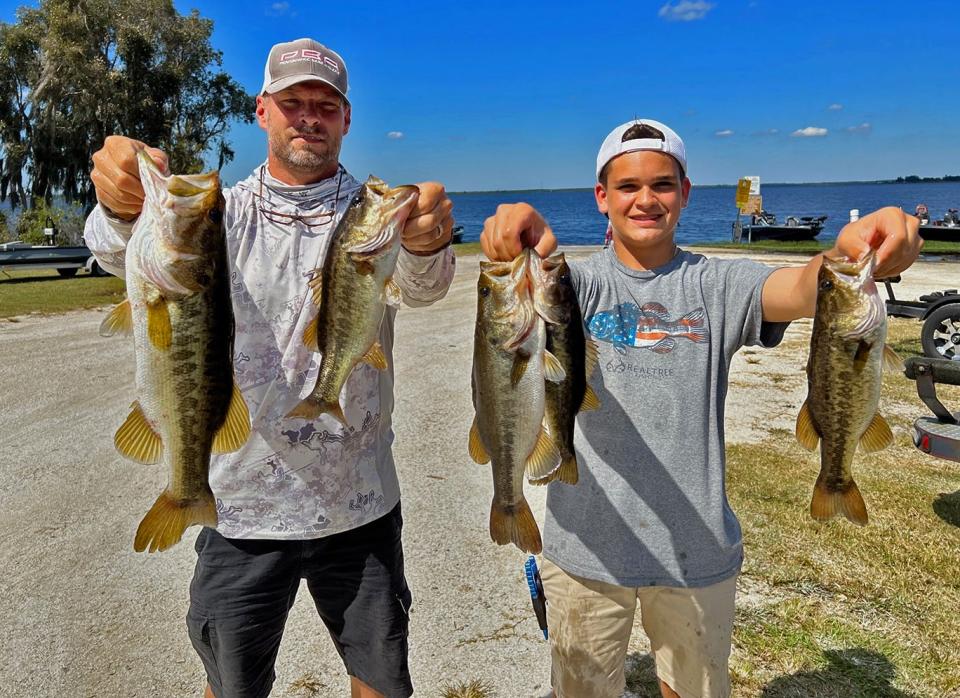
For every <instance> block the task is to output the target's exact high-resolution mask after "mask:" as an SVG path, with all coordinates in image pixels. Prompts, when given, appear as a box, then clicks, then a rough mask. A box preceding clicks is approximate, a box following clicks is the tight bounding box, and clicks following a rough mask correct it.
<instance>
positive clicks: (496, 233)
mask: <svg viewBox="0 0 960 698" xmlns="http://www.w3.org/2000/svg"><path fill="white" fill-rule="evenodd" d="M480 247H481V248H482V249H483V253H484V254H485V255H487V257H488V258H489V259H490V260H491V261H494V262H509V261H511V260H513V259H514V258H515V257H516V256H517V255H518V254H520V252H522V251H523V248H525V247H532V248H533V249H534V250H536V252H537V254H539V255H540V256H541V257H549V256H550V255H551V254H553V251H554V250H555V249H557V238H556V237H554V235H553V230H551V229H550V226H549V225H547V222H546V221H545V220H544V219H543V216H541V215H540V214H539V213H537V210H536V209H535V208H534V207H533V206H531V205H530V204H523V203H520V204H500V205H499V206H497V212H496V213H495V214H494V215H492V216H490V217H489V218H488V219H487V220H486V221H484V223H483V232H482V233H480Z"/></svg>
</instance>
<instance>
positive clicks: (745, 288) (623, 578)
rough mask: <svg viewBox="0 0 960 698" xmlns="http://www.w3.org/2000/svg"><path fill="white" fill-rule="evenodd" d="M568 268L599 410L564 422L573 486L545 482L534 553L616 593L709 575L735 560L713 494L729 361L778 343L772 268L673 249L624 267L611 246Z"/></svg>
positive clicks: (734, 527)
mask: <svg viewBox="0 0 960 698" xmlns="http://www.w3.org/2000/svg"><path fill="white" fill-rule="evenodd" d="M570 266H571V274H572V278H573V282H574V286H575V287H576V289H577V294H578V296H579V299H580V308H581V310H582V313H583V318H584V322H585V323H586V325H587V331H588V332H589V334H590V336H591V337H592V338H593V340H594V342H595V343H596V344H597V345H598V347H599V349H600V362H599V365H598V367H597V370H596V371H595V372H594V373H593V376H592V377H591V379H590V384H591V385H592V386H593V389H594V391H596V393H597V396H598V397H599V399H600V409H598V410H594V411H590V412H582V413H580V415H579V416H578V418H577V428H576V434H575V444H576V451H577V461H578V463H579V467H580V481H579V482H578V483H577V484H576V485H573V486H571V485H566V484H563V483H559V482H555V483H552V484H551V485H550V490H549V493H548V495H547V515H546V521H545V525H544V549H543V554H544V556H545V557H547V558H548V559H550V560H552V561H553V562H554V563H556V564H557V565H559V566H560V567H562V568H563V569H565V570H567V571H569V572H571V573H573V574H576V575H579V576H582V577H587V578H589V579H597V580H601V581H606V582H610V583H614V584H619V585H621V586H631V587H639V586H675V587H687V586H691V587H700V586H707V585H710V584H714V583H716V582H720V581H723V580H724V579H727V578H729V577H730V576H731V575H732V574H734V573H736V572H737V571H738V570H739V568H740V565H741V563H742V561H743V540H742V536H741V532H740V524H739V522H738V521H737V518H736V516H734V514H733V511H732V510H731V509H730V505H729V504H728V502H727V495H726V489H725V486H724V475H725V460H724V440H723V418H724V400H725V398H726V394H727V380H728V373H729V369H730V360H731V358H732V357H733V355H734V353H735V352H736V351H737V350H738V349H739V348H740V347H742V346H744V345H756V344H759V345H762V346H768V347H769V346H775V345H776V344H778V343H779V342H780V340H781V338H782V337H783V332H784V330H785V329H786V327H787V325H786V324H785V323H766V322H763V316H762V308H761V292H762V289H763V284H764V281H765V280H766V278H767V276H768V275H769V274H770V273H771V272H772V271H773V268H771V267H768V266H766V265H764V264H760V263H758V262H752V261H749V260H718V259H707V258H706V257H704V256H702V255H699V254H693V253H690V252H686V251H682V250H681V251H679V252H678V253H677V255H676V256H675V257H674V258H673V260H671V261H670V262H669V263H667V264H666V265H665V266H663V267H660V268H658V269H654V270H652V271H636V270H633V269H629V268H628V267H626V266H624V265H623V264H622V263H621V262H620V260H619V259H618V258H617V256H616V254H615V253H614V251H613V248H608V249H606V250H603V251H601V252H599V253H597V254H595V255H593V256H591V257H590V258H588V259H587V260H585V261H584V262H582V263H580V264H577V263H573V264H571V265H570Z"/></svg>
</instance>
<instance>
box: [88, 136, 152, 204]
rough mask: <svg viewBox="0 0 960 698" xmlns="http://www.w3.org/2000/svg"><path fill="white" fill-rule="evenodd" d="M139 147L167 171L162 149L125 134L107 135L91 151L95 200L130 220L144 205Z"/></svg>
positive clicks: (91, 177)
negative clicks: (99, 147) (138, 159)
mask: <svg viewBox="0 0 960 698" xmlns="http://www.w3.org/2000/svg"><path fill="white" fill-rule="evenodd" d="M141 148H146V149H147V154H148V155H150V157H152V158H153V161H154V162H155V163H157V167H159V168H160V170H161V172H166V171H167V167H168V164H167V156H166V154H165V153H164V152H163V151H162V150H159V149H157V148H150V147H149V146H147V145H146V144H144V143H141V142H140V141H135V140H133V139H132V138H127V137H125V136H107V139H106V140H105V141H104V142H103V147H102V148H101V149H100V150H98V151H97V152H95V153H94V154H93V171H92V172H90V179H91V180H92V181H93V186H94V187H95V188H96V190H97V201H99V202H100V204H101V205H102V206H106V207H107V208H108V209H110V212H111V213H113V214H114V215H115V216H118V217H120V218H123V219H126V220H133V219H134V218H136V217H137V216H139V215H140V211H141V210H142V209H143V186H142V185H141V184H140V166H139V165H138V164H137V151H138V150H139V149H141Z"/></svg>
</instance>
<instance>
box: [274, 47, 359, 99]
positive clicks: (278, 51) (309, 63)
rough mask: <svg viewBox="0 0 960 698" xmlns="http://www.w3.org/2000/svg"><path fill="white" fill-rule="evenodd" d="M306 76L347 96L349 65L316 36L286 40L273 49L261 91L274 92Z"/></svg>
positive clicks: (345, 97) (303, 79)
mask: <svg viewBox="0 0 960 698" xmlns="http://www.w3.org/2000/svg"><path fill="white" fill-rule="evenodd" d="M307 80H319V81H320V82H325V83H327V84H328V85H330V87H332V88H333V89H335V90H336V91H337V92H339V93H340V96H341V97H343V98H344V99H347V65H346V64H345V63H344V62H343V59H342V58H341V57H340V55H339V54H338V53H337V52H335V51H331V50H330V49H328V48H327V47H326V46H324V45H323V44H321V43H320V42H318V41H314V40H313V39H297V40H295V41H287V42H285V43H282V44H275V45H274V47H273V48H271V49H270V55H269V56H267V64H266V65H265V66H264V67H263V89H261V90H260V94H273V93H274V92H279V91H280V90H283V89H286V88H287V87H290V86H291V85H296V84H297V83H298V82H305V81H307ZM348 101H349V100H348Z"/></svg>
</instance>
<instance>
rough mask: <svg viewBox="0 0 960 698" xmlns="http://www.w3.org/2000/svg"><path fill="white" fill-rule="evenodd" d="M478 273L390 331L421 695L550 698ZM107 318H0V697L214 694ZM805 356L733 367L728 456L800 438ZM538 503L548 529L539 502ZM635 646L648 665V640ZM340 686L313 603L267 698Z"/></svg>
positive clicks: (472, 261)
mask: <svg viewBox="0 0 960 698" xmlns="http://www.w3.org/2000/svg"><path fill="white" fill-rule="evenodd" d="M580 254H584V251H583V250H581V249H578V250H577V252H576V253H574V255H580ZM723 254H724V253H717V255H718V256H720V255H723ZM763 259H764V261H767V262H769V263H779V262H781V261H787V262H788V263H796V261H797V258H796V257H793V258H785V259H784V260H778V259H776V258H772V257H770V256H766V257H764V258H763ZM477 262H478V259H477V257H463V258H461V259H460V260H459V271H458V274H457V277H456V279H455V281H454V284H453V287H452V288H451V290H450V293H449V294H448V296H447V297H446V298H445V299H444V300H443V301H441V302H440V303H438V304H436V305H435V306H433V307H431V308H426V309H410V308H404V309H403V310H402V311H401V314H400V316H399V318H398V322H397V335H398V336H397V342H396V346H397V352H396V357H395V360H396V372H397V386H398V393H397V401H396V410H395V416H394V422H395V429H396V435H397V438H396V444H395V455H396V460H397V463H398V467H399V470H400V479H401V484H402V487H403V502H404V519H405V524H406V525H405V535H404V543H405V550H406V557H407V574H408V578H409V581H410V585H411V588H412V590H413V594H414V608H413V613H412V628H411V654H410V663H411V670H412V673H413V677H414V683H415V685H416V687H417V692H418V694H419V695H424V696H439V695H440V694H441V691H442V688H443V687H444V686H445V685H448V684H451V683H458V682H460V681H468V680H472V679H481V680H483V681H485V682H487V683H488V684H489V685H490V686H491V687H492V688H493V689H494V692H495V694H496V695H497V696H501V697H504V698H514V697H518V696H524V697H526V696H542V695H544V694H545V693H546V692H547V691H548V690H549V652H548V648H547V645H546V643H545V642H544V641H543V639H542V636H541V635H540V632H539V629H538V628H537V625H536V621H535V619H534V617H533V613H532V611H531V608H530V601H529V596H528V593H527V590H526V585H525V582H524V580H523V574H522V565H523V562H524V560H525V555H524V554H523V553H521V552H519V551H518V550H516V549H515V548H513V547H512V546H511V547H499V546H497V545H494V544H493V543H492V542H491V541H490V539H489V537H488V534H487V515H488V511H489V506H490V498H491V494H492V481H491V477H490V472H489V468H488V467H486V466H477V465H476V464H474V463H473V462H472V461H471V460H470V459H469V457H468V455H467V452H466V444H467V430H468V428H469V425H470V421H471V418H472V407H471V404H470V379H469V372H470V368H469V367H470V361H471V351H472V339H473V335H472V327H473V321H474V314H475V310H474V308H475V290H474V289H475V281H476V274H477ZM958 280H960V273H958V266H957V265H956V263H949V262H940V261H925V262H921V263H918V264H917V265H915V266H914V267H913V268H912V269H911V270H909V271H908V272H907V273H906V274H905V275H904V280H903V282H902V283H901V284H900V285H899V286H898V287H897V291H898V296H899V297H902V298H906V299H912V298H916V297H917V296H918V295H919V294H921V293H926V292H929V291H933V290H938V289H942V288H946V287H951V286H952V287H955V286H956V285H957V283H958ZM103 315H104V311H103V310H100V311H83V312H75V313H68V314H65V315H58V316H52V317H41V316H26V317H21V318H15V319H13V320H12V321H0V356H3V357H6V360H5V362H4V364H3V365H2V366H0V395H2V396H3V409H2V411H0V498H2V502H3V506H2V507H0V561H2V564H3V567H4V569H5V570H6V572H5V579H4V585H3V587H4V590H5V591H4V593H3V594H0V618H2V619H3V627H4V632H3V635H2V638H0V662H2V666H3V671H2V672H0V696H24V695H30V696H77V697H80V696H107V695H121V696H143V697H147V696H149V697H154V696H194V695H199V694H200V691H201V688H202V686H203V682H204V676H203V671H202V667H201V664H200V662H199V660H198V659H197V658H196V656H195V655H194V652H193V649H192V647H191V646H190V643H189V640H188V639H187V636H186V630H185V626H184V621H183V619H184V615H185V613H186V608H187V603H188V600H187V592H188V585H189V581H190V578H191V575H192V572H193V564H194V560H195V554H194V552H193V547H192V543H193V540H194V539H195V537H196V534H197V531H198V529H196V528H193V529H190V531H188V534H187V535H186V536H185V538H184V541H183V542H182V543H180V544H179V545H177V546H175V547H174V548H173V549H171V550H169V551H166V552H164V553H162V554H157V555H150V556H148V555H143V554H136V553H134V552H133V550H132V540H133V533H134V531H135V529H136V526H137V523H138V522H139V520H140V518H141V516H142V515H143V513H144V512H145V511H146V510H147V509H148V508H149V506H150V505H151V503H152V502H153V500H154V499H155V497H156V495H157V493H158V492H159V491H160V490H161V489H162V488H163V487H164V485H165V482H166V473H165V472H162V469H159V468H155V467H150V466H143V465H138V464H136V463H131V462H128V461H126V460H123V459H122V458H120V457H119V456H118V455H117V453H116V452H115V450H114V448H113V443H112V435H113V433H114V431H115V430H116V428H117V427H118V426H119V425H120V423H121V422H122V420H123V419H124V418H125V417H126V414H127V411H128V409H129V405H130V402H131V401H132V400H133V395H134V394H133V356H132V346H131V344H130V343H129V342H125V341H123V340H120V339H116V338H113V339H110V338H102V337H99V336H98V334H97V328H98V325H99V323H100V321H101V320H102V318H103ZM809 331H810V323H809V322H799V323H795V324H794V325H793V327H792V328H791V330H790V335H788V339H789V337H790V336H793V337H802V336H804V335H807V336H808V335H809ZM918 332H919V323H918ZM787 344H788V345H789V342H788V343H787ZM796 346H797V345H796V343H794V346H793V348H792V349H787V350H780V349H777V350H771V351H764V352H753V351H751V350H744V351H742V352H740V354H738V356H737V358H736V366H735V368H734V371H733V377H734V380H733V382H732V386H731V392H730V397H729V402H728V410H727V412H728V415H729V418H728V424H727V438H728V440H730V441H737V440H754V439H757V438H759V437H762V435H763V434H764V433H765V432H766V430H768V429H770V428H774V427H782V428H787V429H792V426H793V420H794V419H795V415H796V410H797V407H798V406H799V404H800V401H801V400H802V398H803V394H802V381H793V382H791V385H792V386H793V388H791V389H787V390H784V389H783V388H782V386H777V385H775V384H773V382H772V381H770V380H767V379H765V378H764V374H769V372H771V371H781V372H789V373H791V375H793V374H795V372H796V370H797V369H798V368H799V367H801V366H802V365H803V363H804V361H805V359H806V352H805V350H804V351H797V349H796ZM770 405H774V406H775V408H774V409H773V410H772V417H771V412H768V411H766V410H767V408H768V407H769V406H770ZM761 410H764V411H763V412H761ZM528 491H529V496H530V500H531V504H532V506H533V508H534V512H535V514H536V515H537V518H538V520H541V521H542V512H543V500H544V496H543V495H544V492H543V490H542V489H536V488H532V487H529V488H528ZM633 644H634V649H635V650H637V651H639V652H643V651H645V647H644V644H643V638H642V633H636V634H635V640H634V643H633ZM346 686H347V683H346V678H345V675H344V672H343V668H342V665H341V663H340V659H339V657H338V656H337V654H336V652H335V650H334V649H333V645H332V643H331V642H330V640H329V638H328V636H327V634H326V632H325V631H324V630H323V628H322V625H321V623H320V622H319V620H318V619H317V618H316V614H315V611H314V610H313V607H312V604H311V603H310V601H309V598H308V594H307V592H306V590H305V589H303V590H302V593H301V596H300V599H299V601H298V603H297V604H296V605H295V606H294V609H293V611H292V613H291V616H290V619H289V622H288V625H287V630H286V634H285V635H284V640H283V644H282V646H281V649H280V657H279V660H278V665H277V680H276V683H275V685H274V691H273V694H272V695H274V696H281V697H298V698H299V697H304V696H341V695H347V694H348V689H347V688H346Z"/></svg>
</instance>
